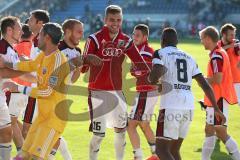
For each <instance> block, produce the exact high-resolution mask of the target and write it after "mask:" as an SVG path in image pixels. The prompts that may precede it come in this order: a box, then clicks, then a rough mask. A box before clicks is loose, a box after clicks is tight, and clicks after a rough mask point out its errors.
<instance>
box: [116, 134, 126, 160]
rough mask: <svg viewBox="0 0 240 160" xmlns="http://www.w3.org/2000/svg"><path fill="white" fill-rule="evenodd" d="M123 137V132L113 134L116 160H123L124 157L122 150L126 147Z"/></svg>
mask: <svg viewBox="0 0 240 160" xmlns="http://www.w3.org/2000/svg"><path fill="white" fill-rule="evenodd" d="M125 135H126V132H125V131H124V132H119V133H117V132H115V136H114V146H115V152H116V159H117V160H123V157H124V150H125V146H126V140H125Z"/></svg>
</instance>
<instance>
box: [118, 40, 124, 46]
mask: <svg viewBox="0 0 240 160" xmlns="http://www.w3.org/2000/svg"><path fill="white" fill-rule="evenodd" d="M124 45H125V41H124V40H122V39H119V40H118V44H117V47H118V48H122V47H124Z"/></svg>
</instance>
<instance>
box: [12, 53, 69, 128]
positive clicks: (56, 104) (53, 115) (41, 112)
mask: <svg viewBox="0 0 240 160" xmlns="http://www.w3.org/2000/svg"><path fill="white" fill-rule="evenodd" d="M16 69H17V70H21V71H26V72H37V87H36V88H32V89H31V91H30V95H29V96H31V97H34V98H37V101H38V117H37V118H40V119H42V120H47V121H49V123H48V125H49V127H52V128H54V129H56V130H58V131H59V132H63V130H64V127H65V125H66V120H67V115H68V104H67V99H66V95H67V82H68V78H69V76H68V75H69V73H70V68H69V65H68V63H67V60H66V57H65V56H64V54H63V53H61V52H60V51H59V50H56V51H55V52H54V53H52V54H51V55H49V56H45V54H44V53H43V52H41V53H40V54H39V55H38V56H37V57H36V59H35V60H33V61H21V62H19V63H17V64H16Z"/></svg>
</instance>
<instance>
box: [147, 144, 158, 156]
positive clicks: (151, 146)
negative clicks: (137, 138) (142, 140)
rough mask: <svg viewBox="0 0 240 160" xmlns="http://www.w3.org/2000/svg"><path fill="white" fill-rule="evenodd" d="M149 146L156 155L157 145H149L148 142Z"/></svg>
mask: <svg viewBox="0 0 240 160" xmlns="http://www.w3.org/2000/svg"><path fill="white" fill-rule="evenodd" d="M148 144H149V147H150V150H151V153H152V154H156V144H155V143H149V142H148Z"/></svg>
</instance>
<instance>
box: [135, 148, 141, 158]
mask: <svg viewBox="0 0 240 160" xmlns="http://www.w3.org/2000/svg"><path fill="white" fill-rule="evenodd" d="M133 154H134V159H135V160H142V158H143V153H142V149H141V148H137V149H134V150H133Z"/></svg>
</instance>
